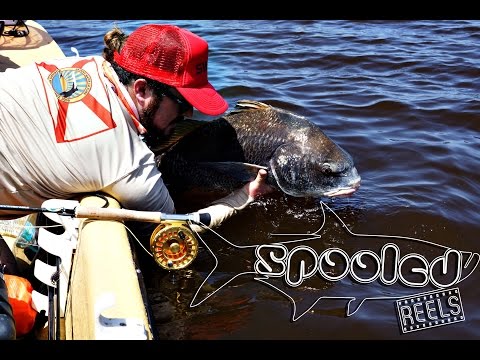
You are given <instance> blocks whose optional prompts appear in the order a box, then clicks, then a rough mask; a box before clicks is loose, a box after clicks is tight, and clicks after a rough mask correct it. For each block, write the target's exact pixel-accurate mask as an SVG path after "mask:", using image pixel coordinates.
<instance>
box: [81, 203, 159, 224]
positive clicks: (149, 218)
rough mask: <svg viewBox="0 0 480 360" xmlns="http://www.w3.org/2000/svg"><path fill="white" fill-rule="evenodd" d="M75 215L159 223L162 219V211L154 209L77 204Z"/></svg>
mask: <svg viewBox="0 0 480 360" xmlns="http://www.w3.org/2000/svg"><path fill="white" fill-rule="evenodd" d="M75 217H77V218H89V219H97V220H121V221H124V220H126V221H145V222H152V223H160V222H161V220H162V213H161V212H154V211H138V210H128V209H116V208H98V207H90V206H77V207H76V208H75Z"/></svg>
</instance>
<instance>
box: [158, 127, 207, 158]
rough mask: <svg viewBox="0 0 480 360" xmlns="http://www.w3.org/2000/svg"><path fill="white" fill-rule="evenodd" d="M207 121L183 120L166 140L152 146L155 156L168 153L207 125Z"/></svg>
mask: <svg viewBox="0 0 480 360" xmlns="http://www.w3.org/2000/svg"><path fill="white" fill-rule="evenodd" d="M205 123H206V122H205V121H202V120H195V119H183V120H181V121H179V122H177V123H176V124H175V130H174V131H173V133H172V134H171V135H170V136H169V137H168V138H166V139H162V141H160V142H159V143H157V144H154V145H150V148H151V149H152V151H153V152H154V153H155V154H160V153H163V152H165V151H167V150H168V149H169V148H170V147H171V146H173V145H175V144H176V143H177V142H178V141H179V140H180V139H181V138H183V137H184V136H185V135H187V134H189V133H190V132H192V131H193V130H195V129H196V128H198V127H199V126H202V125H205Z"/></svg>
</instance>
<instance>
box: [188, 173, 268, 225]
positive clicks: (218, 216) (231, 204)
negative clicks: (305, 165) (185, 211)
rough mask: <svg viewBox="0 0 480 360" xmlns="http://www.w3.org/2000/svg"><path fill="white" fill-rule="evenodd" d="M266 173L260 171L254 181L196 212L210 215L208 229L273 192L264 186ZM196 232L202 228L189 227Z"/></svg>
mask: <svg viewBox="0 0 480 360" xmlns="http://www.w3.org/2000/svg"><path fill="white" fill-rule="evenodd" d="M266 180H267V171H266V170H264V169H261V170H259V171H258V174H257V177H256V178H255V180H253V181H251V182H249V183H248V184H245V185H244V186H243V187H241V188H240V189H237V190H235V191H233V192H231V193H230V194H229V195H227V196H225V197H223V198H221V199H219V200H215V201H214V202H212V204H211V205H210V206H208V207H206V208H204V209H201V210H198V213H208V214H209V215H210V218H211V220H210V224H208V227H209V228H214V227H217V226H220V224H222V223H223V222H224V221H225V220H227V219H228V218H230V217H231V216H232V215H234V214H236V213H237V212H238V211H239V210H242V209H244V208H245V207H246V206H247V205H248V204H250V203H251V202H252V201H254V200H255V199H256V198H257V197H259V196H261V195H266V194H269V193H271V192H273V191H274V188H273V187H271V186H270V185H267V184H266ZM191 227H192V229H193V230H195V231H197V232H203V231H205V229H204V228H202V227H200V226H197V225H191Z"/></svg>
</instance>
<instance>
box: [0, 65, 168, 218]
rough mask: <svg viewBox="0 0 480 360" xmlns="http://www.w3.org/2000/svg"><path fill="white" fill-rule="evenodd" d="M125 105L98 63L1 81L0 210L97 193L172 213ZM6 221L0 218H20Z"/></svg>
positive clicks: (14, 72)
mask: <svg viewBox="0 0 480 360" xmlns="http://www.w3.org/2000/svg"><path fill="white" fill-rule="evenodd" d="M104 67H105V69H110V71H108V72H107V73H109V74H110V76H109V77H110V80H109V79H108V78H107V76H106V75H105V71H104ZM118 94H120V98H119V95H118ZM121 94H123V95H124V96H123V101H122V100H121V98H122V96H121ZM125 99H127V100H128V99H129V97H128V94H126V91H125V88H123V85H121V84H120V82H119V81H118V78H117V77H116V74H115V73H114V71H113V70H111V68H110V65H109V64H108V62H106V61H105V60H104V59H103V58H102V57H99V56H90V57H82V58H79V57H67V58H62V59H58V60H52V61H47V62H42V63H34V64H31V65H27V66H24V67H21V68H18V69H8V70H6V71H5V72H4V73H0V203H1V204H7V205H24V206H33V207H38V206H41V204H42V203H43V202H44V201H45V200H47V199H51V198H62V199H68V198H72V197H74V196H77V195H79V194H81V193H91V192H98V191H102V192H105V193H107V194H109V195H111V196H113V197H114V198H115V199H117V200H118V201H119V202H120V203H121V205H122V206H123V207H125V208H129V209H138V210H151V211H161V212H167V213H171V212H174V204H173V201H172V199H171V197H170V195H169V193H168V190H167V189H166V187H165V185H164V183H163V180H162V177H161V173H160V172H159V170H158V169H157V167H156V166H155V161H154V154H153V153H152V152H151V151H150V150H149V149H148V147H147V146H146V144H145V143H143V141H142V140H141V139H140V138H139V136H138V135H139V129H140V128H141V125H140V124H139V123H138V116H136V115H137V114H136V109H135V107H134V106H133V104H131V105H129V104H128V103H129V102H131V99H130V100H129V101H125ZM10 215H11V214H8V212H6V211H0V217H4V218H9V217H18V216H19V215H18V212H17V213H16V214H14V215H13V216H10Z"/></svg>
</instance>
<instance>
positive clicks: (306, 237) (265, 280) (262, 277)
mask: <svg viewBox="0 0 480 360" xmlns="http://www.w3.org/2000/svg"><path fill="white" fill-rule="evenodd" d="M320 205H321V210H322V215H323V223H322V225H321V226H320V228H319V229H318V230H317V231H315V232H313V233H308V234H294V233H292V234H271V235H277V236H300V237H301V238H298V239H295V240H289V241H280V242H275V243H270V244H260V245H245V246H241V245H236V244H234V243H232V242H230V241H229V240H227V239H225V238H224V237H223V236H222V235H220V234H219V233H217V232H216V231H214V230H212V229H209V230H210V231H212V232H213V233H214V234H215V235H216V236H217V237H219V238H220V239H222V240H223V241H224V242H226V243H227V244H229V245H230V246H231V247H235V248H237V249H247V248H251V249H253V250H254V253H255V255H256V256H257V260H256V261H255V265H254V269H255V271H245V272H241V273H239V274H237V275H235V276H233V277H231V278H230V279H228V280H227V281H225V282H224V283H223V284H222V285H221V286H220V287H218V288H217V289H216V290H214V291H212V292H210V293H208V295H206V296H204V297H203V298H201V295H200V290H201V289H202V287H203V286H204V285H205V284H206V283H207V281H208V280H209V278H210V277H211V276H212V275H213V273H214V272H215V270H216V269H217V267H218V264H219V262H218V258H217V257H216V256H215V254H214V253H213V251H212V250H211V249H210V247H209V246H208V244H207V242H206V241H204V240H203V239H202V237H201V235H200V234H198V233H197V235H198V237H199V238H200V240H201V241H202V244H203V246H205V248H206V249H207V250H208V252H209V253H210V254H211V255H212V256H213V258H214V261H215V265H214V267H213V268H212V270H211V271H210V272H209V273H208V275H207V276H206V277H205V279H204V280H203V282H202V283H201V284H200V286H199V287H198V289H197V290H196V292H195V294H194V296H193V298H192V300H191V302H190V307H196V306H199V305H201V304H202V303H203V302H204V301H206V300H207V299H208V298H210V297H211V296H213V295H215V294H216V293H217V292H219V291H220V290H221V289H222V288H223V287H225V286H226V285H228V284H229V283H230V282H232V281H233V280H235V279H237V278H238V277H239V276H243V275H252V276H253V279H254V280H255V281H258V282H260V283H262V284H264V285H267V286H269V287H271V288H272V289H274V290H276V291H278V292H279V293H280V294H282V295H283V296H285V297H286V298H287V299H288V300H290V301H291V302H292V307H293V308H292V321H297V320H299V319H300V318H301V317H302V316H303V315H305V314H306V313H307V312H309V311H310V310H311V309H312V308H313V307H314V306H315V305H316V304H317V303H318V302H319V301H320V300H347V305H346V316H347V317H349V316H352V315H353V314H355V313H356V312H357V311H358V310H359V309H360V307H361V306H362V305H363V304H364V303H365V301H367V300H369V301H372V300H396V299H400V298H403V297H405V295H404V294H402V295H398V296H379V297H363V298H361V299H357V297H355V296H319V297H317V298H316V300H315V301H313V302H312V303H311V304H310V305H309V306H304V309H303V311H299V310H298V309H297V308H298V304H297V302H296V301H295V299H294V298H293V297H292V296H290V295H289V294H288V292H287V291H285V290H282V289H281V288H280V287H279V286H276V285H275V281H273V280H276V279H277V280H278V279H279V278H280V277H282V276H283V277H285V282H286V283H287V284H288V285H290V286H291V287H295V286H298V285H300V284H301V283H302V282H303V280H305V279H308V278H309V277H312V276H314V275H318V274H317V273H319V274H320V275H321V276H322V277H323V278H324V279H326V280H328V281H338V280H341V279H343V278H344V277H346V276H348V275H350V277H351V278H352V279H353V280H354V281H355V282H357V283H359V284H362V283H363V284H367V285H368V284H370V283H372V282H373V281H377V280H379V281H381V282H382V283H383V284H384V285H387V286H389V285H393V284H394V283H396V282H397V281H400V282H402V283H403V285H406V286H407V287H417V288H419V287H424V286H426V285H427V284H428V283H430V285H433V286H434V287H435V288H440V289H442V288H447V287H449V286H453V285H455V284H458V283H460V282H461V281H463V280H465V279H466V278H468V277H469V276H470V275H471V274H472V273H473V272H474V271H475V269H476V268H477V266H478V264H479V262H480V255H479V254H478V253H474V252H471V251H459V250H455V249H452V248H450V247H447V246H444V245H439V244H436V243H433V242H430V241H427V240H423V239H418V238H413V237H406V236H397V235H378V234H358V233H354V232H352V231H351V230H350V229H349V228H348V227H347V225H346V224H345V223H344V222H343V220H342V219H341V218H340V217H339V216H338V215H337V214H336V213H335V212H334V211H333V210H332V209H331V208H330V207H328V205H326V204H325V203H324V202H323V201H321V202H320ZM325 210H328V211H329V212H330V213H331V214H332V215H333V216H334V217H335V218H336V219H337V220H338V222H339V223H340V224H341V226H342V228H343V229H344V231H345V232H347V234H349V235H350V236H354V237H362V238H377V239H382V240H383V239H387V240H393V239H395V240H408V241H414V242H418V243H422V244H424V245H427V246H429V247H435V248H437V249H441V250H442V251H444V252H443V254H442V255H441V256H438V257H436V258H435V259H433V260H432V261H431V262H428V260H427V259H426V258H425V257H424V256H422V255H419V254H416V253H409V254H406V255H405V256H403V257H402V258H400V257H399V254H400V252H399V248H398V246H397V245H396V244H395V243H392V242H389V243H386V244H385V245H384V246H383V247H382V250H381V254H380V256H378V255H376V254H375V253H373V252H371V251H370V250H361V251H358V252H356V253H355V254H354V255H352V256H351V257H349V256H348V254H347V253H346V252H345V251H344V250H342V249H340V248H329V249H326V250H325V251H323V252H322V253H321V254H320V255H319V254H316V253H315V250H314V249H312V248H310V247H308V246H304V245H300V246H297V247H295V248H294V249H292V250H288V249H287V248H286V246H285V244H292V243H306V242H308V241H312V240H316V239H319V238H321V235H319V233H320V231H321V230H322V229H323V228H324V227H325V224H326V217H327V216H326V213H325ZM269 248H270V249H271V250H272V252H270V256H271V258H270V259H269V260H271V261H272V262H273V263H274V264H275V265H279V267H280V268H281V271H275V270H274V269H273V268H272V267H271V266H269V264H268V262H267V261H265V258H263V257H262V255H261V253H262V251H263V252H265V251H266V250H268V249H269ZM273 250H279V251H280V253H282V255H281V256H277V255H273ZM300 250H301V251H306V252H309V253H311V256H312V258H314V259H315V264H316V266H314V267H313V268H314V269H313V270H311V269H310V270H308V269H307V268H306V266H305V263H304V262H303V260H302V261H301V262H300V275H301V276H300V278H299V279H298V280H296V281H294V280H291V279H289V278H288V276H289V273H288V270H289V266H288V264H289V262H288V259H290V258H291V257H292V254H293V253H295V252H296V251H300ZM389 250H390V251H392V252H393V253H394V255H395V256H396V257H395V260H396V263H397V266H398V268H397V271H396V272H395V271H394V276H393V277H392V278H390V279H387V278H386V277H385V276H384V274H383V273H382V266H383V265H384V263H383V261H384V259H385V257H384V255H385V252H387V251H389ZM267 253H268V251H267ZM333 253H335V254H336V255H340V256H343V257H344V259H345V260H346V261H347V262H348V263H349V266H347V267H346V268H347V270H345V271H343V273H342V274H340V275H338V276H330V275H329V274H328V273H327V272H325V271H322V269H321V266H320V265H319V262H322V261H323V262H326V263H330V265H332V259H331V255H332V254H333ZM362 257H370V259H373V260H374V262H376V264H377V265H378V269H377V271H376V272H375V274H374V276H371V277H370V278H368V279H364V278H362V277H361V276H358V275H357V274H355V272H354V270H353V264H354V262H355V264H356V266H360V267H361V266H362V265H364V263H363V262H362ZM449 258H450V259H452V258H453V259H454V260H455V261H456V269H455V271H456V272H455V274H456V275H455V276H454V280H453V281H451V282H449V283H448V284H442V283H441V282H439V281H437V279H435V276H434V274H433V269H434V268H437V267H440V269H441V273H442V274H443V275H445V274H446V273H447V267H448V260H449ZM411 259H415V260H418V261H419V262H420V263H422V264H423V265H424V268H421V267H419V268H414V269H412V272H417V273H420V274H421V275H423V276H424V281H423V282H421V283H412V282H409V281H408V280H406V279H405V278H404V277H403V276H402V275H401V271H399V269H401V266H402V264H404V263H405V261H407V260H411ZM410 295H413V294H410Z"/></svg>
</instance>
